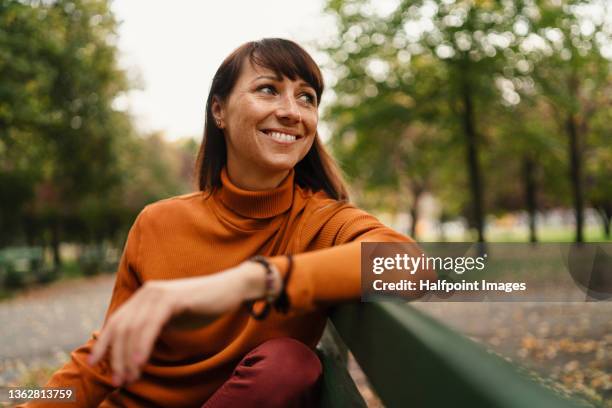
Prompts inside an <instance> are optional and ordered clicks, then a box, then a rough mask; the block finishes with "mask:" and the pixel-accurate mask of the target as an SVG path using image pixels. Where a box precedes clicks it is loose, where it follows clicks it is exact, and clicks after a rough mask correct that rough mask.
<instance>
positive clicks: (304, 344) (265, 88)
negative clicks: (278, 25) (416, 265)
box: [27, 39, 435, 408]
mask: <svg viewBox="0 0 612 408" xmlns="http://www.w3.org/2000/svg"><path fill="white" fill-rule="evenodd" d="M322 93H323V80H322V77H321V72H320V70H319V68H318V67H317V65H316V64H315V62H314V61H313V60H312V58H311V57H310V56H309V55H308V54H307V53H306V52H305V51H304V50H303V49H302V48H301V47H300V46H298V45H297V44H295V43H293V42H291V41H287V40H282V39H264V40H261V41H257V42H250V43H247V44H245V45H243V46H241V47H240V48H238V49H237V50H236V51H234V52H233V53H232V54H231V55H230V56H229V57H227V59H226V60H225V61H224V62H223V63H222V64H221V66H220V68H219V69H218V71H217V73H216V75H215V77H214V79H213V84H212V87H211V91H210V95H209V97H208V101H207V107H206V124H205V131H204V138H203V142H202V146H201V149H200V152H199V153H198V160H197V165H196V175H197V177H198V184H199V188H200V191H198V192H195V193H191V194H187V195H183V196H179V197H173V198H170V199H167V200H162V201H160V202H157V203H154V204H151V205H149V206H147V207H145V209H144V210H143V211H142V212H141V213H140V214H139V216H138V218H137V219H136V221H135V223H134V225H133V227H132V228H131V230H130V233H129V235H128V239H127V243H126V246H125V250H124V253H123V256H122V258H121V262H120V265H119V270H118V271H117V278H116V282H115V288H114V290H113V295H112V298H111V301H110V305H109V308H108V311H107V313H106V318H105V320H104V326H103V327H102V330H101V332H95V333H94V334H93V336H92V338H91V339H90V340H89V341H88V342H87V343H86V344H84V345H83V346H81V347H80V348H78V349H76V350H75V351H73V352H72V354H71V361H70V362H68V363H67V364H66V365H65V366H64V367H62V368H61V369H60V370H59V371H58V372H56V373H55V374H54V375H53V376H52V377H51V379H50V380H49V382H48V383H47V386H50V387H51V386H52V387H72V388H74V389H75V391H76V402H74V403H67V404H66V405H64V406H67V407H68V406H75V407H97V406H100V407H151V406H165V407H194V406H201V405H203V406H205V407H209V408H210V407H233V406H241V407H261V406H265V407H308V406H317V384H318V381H319V377H320V375H321V364H320V362H319V360H318V358H317V355H316V354H315V352H314V351H313V349H314V347H315V346H316V344H317V342H318V341H319V339H320V337H321V334H322V332H323V328H324V326H325V322H326V313H327V310H328V307H329V306H330V305H333V304H337V303H340V302H346V301H354V300H357V299H359V297H360V289H361V286H360V285H361V279H360V261H361V260H360V249H361V242H364V241H376V242H381V241H410V242H412V240H411V239H410V238H408V237H406V236H404V235H402V234H399V233H397V232H395V231H393V230H392V229H390V228H388V227H386V226H384V225H382V224H381V223H380V222H379V221H378V220H377V219H376V218H374V217H373V216H371V215H369V214H367V213H366V212H364V211H362V210H359V209H358V208H356V207H354V206H352V205H351V204H349V203H348V197H347V193H346V188H345V185H344V182H343V181H342V178H341V176H340V172H339V170H338V168H337V166H336V164H335V163H334V161H333V159H332V158H331V156H329V155H328V154H327V153H326V151H325V149H324V147H323V144H322V143H321V141H320V139H319V137H318V135H317V122H318V109H317V107H318V104H319V102H320V100H321V94H322ZM417 275H418V276H419V277H422V279H431V280H433V279H434V278H435V275H433V272H431V271H427V270H423V271H418V272H417ZM421 275H422V276H421ZM185 322H187V323H189V324H185ZM27 406H36V404H35V403H30V404H28V405H27Z"/></svg>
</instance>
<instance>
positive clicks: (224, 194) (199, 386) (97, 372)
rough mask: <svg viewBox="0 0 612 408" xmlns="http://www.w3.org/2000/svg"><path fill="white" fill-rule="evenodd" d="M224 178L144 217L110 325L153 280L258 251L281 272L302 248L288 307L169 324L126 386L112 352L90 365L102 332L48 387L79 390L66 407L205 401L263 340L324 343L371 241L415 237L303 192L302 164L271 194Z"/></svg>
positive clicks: (195, 272)
mask: <svg viewBox="0 0 612 408" xmlns="http://www.w3.org/2000/svg"><path fill="white" fill-rule="evenodd" d="M221 179H222V183H223V184H222V187H221V188H220V189H218V190H217V191H215V192H214V193H213V194H208V193H205V192H196V193H192V194H187V195H183V196H178V197H173V198H170V199H166V200H162V201H159V202H157V203H154V204H151V205H148V206H147V207H145V209H144V210H143V211H142V212H141V213H140V214H139V216H138V217H137V219H136V221H135V223H134V225H133V226H132V228H131V230H130V232H129V234H128V239H127V243H126V246H125V249H124V252H123V255H122V258H121V261H120V265H119V269H118V271H117V277H116V281H115V286H114V289H113V293H112V297H111V300H110V305H109V307H108V310H107V313H106V317H105V320H104V321H105V322H106V320H107V319H108V317H109V316H110V315H111V314H112V313H113V312H114V311H115V310H117V308H118V307H119V306H120V305H121V304H122V303H123V302H125V301H126V300H127V299H128V298H129V297H130V296H131V295H132V294H133V293H134V292H135V291H136V290H137V289H138V287H139V286H141V285H142V284H143V282H145V281H148V280H152V279H177V278H186V277H193V276H201V275H208V274H213V273H216V272H219V271H222V270H224V269H227V268H230V267H233V266H236V265H238V264H239V263H241V262H243V261H245V260H246V259H248V258H250V257H251V256H253V255H256V254H262V255H265V256H268V257H270V258H269V260H270V261H271V262H272V263H274V264H275V265H276V266H277V267H278V268H279V270H280V271H281V273H282V274H285V273H286V272H287V271H286V267H287V265H286V257H284V256H282V254H286V253H292V254H294V269H293V273H292V276H291V280H290V282H289V284H288V295H289V298H290V300H291V310H290V311H289V313H288V314H287V315H283V314H279V313H277V312H276V311H272V312H271V314H270V315H269V316H268V317H267V318H266V319H265V320H263V321H256V320H254V319H252V318H251V317H250V316H249V314H248V311H247V309H246V308H245V307H243V308H241V309H240V310H238V311H236V312H233V313H228V314H225V315H223V316H221V317H219V318H217V319H215V320H214V321H213V322H212V323H210V324H208V325H206V326H204V327H200V328H195V329H181V330H178V329H170V328H164V330H162V332H161V334H160V336H159V338H158V340H157V342H156V343H155V346H154V349H153V352H152V355H151V357H150V359H149V361H148V362H147V363H146V364H145V365H144V367H143V369H142V374H141V378H140V379H139V380H138V381H136V382H134V383H132V384H129V385H126V386H124V387H121V388H118V389H116V388H115V387H113V386H112V383H111V375H112V371H111V368H110V363H109V358H108V355H107V356H106V357H105V358H104V359H103V360H102V361H101V362H100V363H98V364H97V365H96V366H94V367H90V366H88V364H87V362H86V360H87V357H88V355H89V352H90V350H91V348H92V346H93V344H94V343H95V341H96V338H97V336H98V335H99V332H98V331H96V332H94V333H93V335H92V337H91V339H89V340H88V341H87V342H86V343H85V344H84V345H83V346H81V347H79V348H78V349H76V350H75V351H73V352H72V353H71V360H70V361H69V362H68V363H66V364H65V365H64V366H63V367H62V368H61V369H60V370H58V371H57V372H56V373H55V374H54V375H53V376H52V377H51V379H50V380H49V382H48V384H47V386H49V387H51V386H53V387H74V388H75V390H76V396H77V402H76V403H66V404H64V403H63V404H61V406H62V407H97V406H101V407H155V406H162V407H199V406H201V405H202V404H203V403H204V401H206V400H207V398H208V397H210V396H211V395H212V394H213V392H214V391H215V390H216V389H217V388H218V387H220V385H221V384H222V383H223V382H224V381H226V380H227V379H228V378H229V376H230V374H231V372H232V369H233V368H234V367H235V366H236V364H237V363H238V362H239V361H240V359H241V358H242V357H243V356H244V355H245V354H247V353H248V352H249V351H250V350H252V349H253V348H255V347H256V346H257V345H259V344H261V343H262V342H264V341H266V340H268V339H272V338H276V337H281V336H289V337H293V338H295V339H298V340H300V341H302V342H303V343H305V344H307V345H309V346H310V347H315V345H316V344H317V342H318V341H319V338H320V336H321V333H322V331H323V328H324V326H325V319H326V317H325V311H326V307H327V306H329V305H331V304H334V303H338V302H342V301H347V300H355V299H359V297H360V290H361V287H360V245H361V244H360V242H361V241H377V242H382V241H412V240H410V238H408V237H406V236H404V235H402V234H399V233H397V232H395V231H394V230H392V229H390V228H388V227H385V226H384V225H382V224H381V223H380V222H379V221H378V220H377V219H376V218H374V217H373V216H371V215H369V214H367V213H366V212H364V211H362V210H359V209H357V208H355V207H354V206H352V205H350V204H348V203H344V202H338V201H336V200H333V199H330V198H328V196H327V195H326V194H325V193H323V192H312V191H311V190H309V189H303V188H301V187H299V186H298V185H297V184H294V173H293V171H292V172H291V173H290V174H289V175H288V177H287V178H286V179H285V180H284V181H283V182H282V183H281V185H280V186H279V187H277V188H275V189H273V190H267V191H245V190H242V189H240V188H238V187H237V186H235V185H233V184H232V183H231V181H230V180H229V177H228V175H227V173H226V172H225V170H224V171H223V174H222V178H221ZM202 295H203V296H206V294H205V293H203V294H202ZM25 406H27V407H38V406H50V405H48V404H41V403H29V404H26V405H25ZM237 406H238V405H237Z"/></svg>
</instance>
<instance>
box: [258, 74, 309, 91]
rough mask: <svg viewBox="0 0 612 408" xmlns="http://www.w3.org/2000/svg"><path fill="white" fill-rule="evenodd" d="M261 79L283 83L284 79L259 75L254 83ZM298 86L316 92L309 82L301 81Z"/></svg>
mask: <svg viewBox="0 0 612 408" xmlns="http://www.w3.org/2000/svg"><path fill="white" fill-rule="evenodd" d="M260 79H270V80H273V81H282V78H281V77H280V76H272V75H259V76H258V77H257V78H255V79H254V80H253V82H255V81H257V80H260ZM298 85H299V86H303V87H306V88H311V89H312V90H314V87H313V86H312V85H310V84H309V83H308V82H306V81H304V80H301V81H300V82H299V83H298Z"/></svg>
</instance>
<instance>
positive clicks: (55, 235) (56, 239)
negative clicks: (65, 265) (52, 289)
mask: <svg viewBox="0 0 612 408" xmlns="http://www.w3.org/2000/svg"><path fill="white" fill-rule="evenodd" d="M60 243H61V241H60V221H59V220H58V219H54V220H53V222H52V224H51V248H52V250H53V269H54V270H55V271H56V272H57V271H59V270H60V267H61V266H62V258H61V255H60Z"/></svg>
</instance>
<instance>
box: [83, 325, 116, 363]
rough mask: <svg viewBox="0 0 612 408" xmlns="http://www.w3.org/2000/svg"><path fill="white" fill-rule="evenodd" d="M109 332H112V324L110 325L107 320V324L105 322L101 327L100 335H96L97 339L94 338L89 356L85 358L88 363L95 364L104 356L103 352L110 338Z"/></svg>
mask: <svg viewBox="0 0 612 408" xmlns="http://www.w3.org/2000/svg"><path fill="white" fill-rule="evenodd" d="M111 332H112V326H111V325H110V322H109V324H106V325H105V326H104V327H103V328H102V332H101V333H100V335H99V336H98V339H97V340H96V342H95V343H94V345H93V347H92V348H91V353H90V354H89V358H88V360H87V362H88V363H89V365H94V364H96V363H97V362H98V361H100V359H101V358H102V357H103V356H104V354H105V353H106V349H107V348H108V344H109V341H110V338H111V336H110V334H111Z"/></svg>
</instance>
